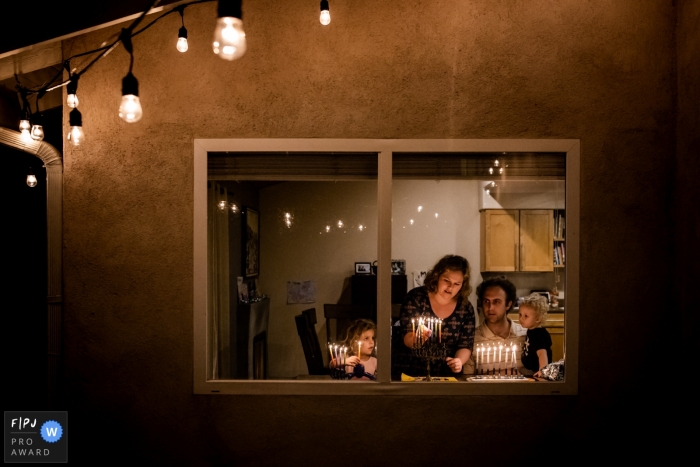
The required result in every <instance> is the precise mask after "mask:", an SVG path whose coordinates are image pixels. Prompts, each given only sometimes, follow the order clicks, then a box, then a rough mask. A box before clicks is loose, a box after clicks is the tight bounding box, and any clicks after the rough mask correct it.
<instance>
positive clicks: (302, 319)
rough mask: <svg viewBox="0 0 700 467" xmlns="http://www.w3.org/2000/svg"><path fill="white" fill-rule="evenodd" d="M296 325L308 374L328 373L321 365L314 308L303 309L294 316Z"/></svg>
mask: <svg viewBox="0 0 700 467" xmlns="http://www.w3.org/2000/svg"><path fill="white" fill-rule="evenodd" d="M294 321H295V322H296V325H297V332H298V333H299V339H301V346H302V348H303V349H304V357H305V358H306V366H307V367H308V369H309V374H310V375H325V374H328V373H329V372H328V369H327V368H325V367H324V365H323V354H322V353H321V345H320V343H319V341H318V335H317V334H316V327H315V326H314V325H315V324H316V308H310V309H308V310H304V311H302V312H301V314H300V315H296V316H295V317H294Z"/></svg>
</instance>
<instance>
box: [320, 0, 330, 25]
mask: <svg viewBox="0 0 700 467" xmlns="http://www.w3.org/2000/svg"><path fill="white" fill-rule="evenodd" d="M319 19H320V21H321V24H322V25H324V26H328V25H329V24H331V11H330V9H329V8H328V0H321V17H320V18H319Z"/></svg>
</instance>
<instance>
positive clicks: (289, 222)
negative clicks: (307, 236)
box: [284, 212, 293, 229]
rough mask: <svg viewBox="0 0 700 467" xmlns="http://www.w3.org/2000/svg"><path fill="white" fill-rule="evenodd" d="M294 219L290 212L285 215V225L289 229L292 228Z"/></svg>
mask: <svg viewBox="0 0 700 467" xmlns="http://www.w3.org/2000/svg"><path fill="white" fill-rule="evenodd" d="M292 219H293V217H292V215H291V214H289V213H288V212H285V213H284V225H286V226H287V228H288V229H289V228H290V227H292Z"/></svg>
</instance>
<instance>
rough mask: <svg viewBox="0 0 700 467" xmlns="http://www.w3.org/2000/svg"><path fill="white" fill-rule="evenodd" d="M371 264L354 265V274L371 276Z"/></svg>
mask: <svg viewBox="0 0 700 467" xmlns="http://www.w3.org/2000/svg"><path fill="white" fill-rule="evenodd" d="M371 273H372V264H371V263H355V274H371Z"/></svg>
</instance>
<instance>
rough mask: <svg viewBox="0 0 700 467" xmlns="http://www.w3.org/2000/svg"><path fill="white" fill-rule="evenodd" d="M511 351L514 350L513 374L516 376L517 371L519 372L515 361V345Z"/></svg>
mask: <svg viewBox="0 0 700 467" xmlns="http://www.w3.org/2000/svg"><path fill="white" fill-rule="evenodd" d="M511 349H512V350H513V362H512V363H513V371H512V373H513V374H515V372H517V370H518V364H517V363H516V361H515V344H513V346H512V347H511Z"/></svg>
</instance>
